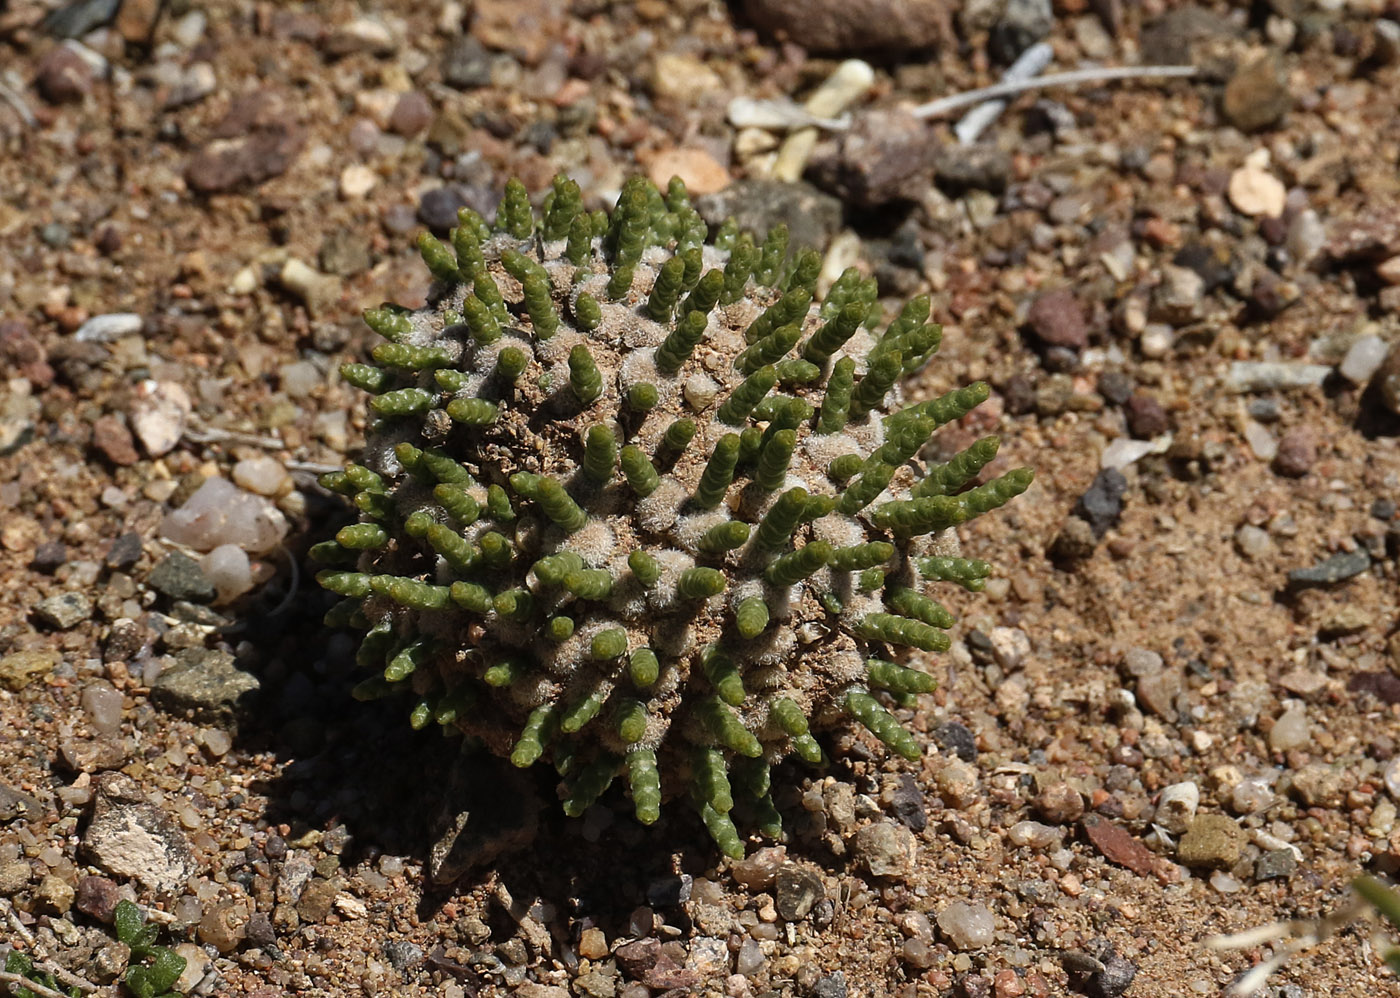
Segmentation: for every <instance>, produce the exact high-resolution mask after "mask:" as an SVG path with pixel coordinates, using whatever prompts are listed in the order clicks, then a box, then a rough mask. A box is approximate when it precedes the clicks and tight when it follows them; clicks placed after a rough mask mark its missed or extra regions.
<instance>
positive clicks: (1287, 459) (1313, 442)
mask: <svg viewBox="0 0 1400 998" xmlns="http://www.w3.org/2000/svg"><path fill="white" fill-rule="evenodd" d="M1317 447H1318V440H1317V434H1316V433H1315V432H1314V431H1313V428H1312V427H1311V426H1295V427H1294V428H1293V429H1291V430H1289V431H1288V432H1287V433H1285V434H1284V435H1283V438H1282V439H1281V440H1279V442H1278V454H1276V455H1275V456H1274V471H1276V472H1278V473H1279V474H1280V475H1284V476H1287V477H1288V478H1302V477H1303V476H1304V475H1306V474H1307V473H1308V472H1309V471H1311V470H1312V466H1313V465H1314V464H1316V463H1317Z"/></svg>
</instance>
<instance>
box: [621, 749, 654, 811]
mask: <svg viewBox="0 0 1400 998" xmlns="http://www.w3.org/2000/svg"><path fill="white" fill-rule="evenodd" d="M627 782H628V785H629V786H630V787H631V788H632V805H633V807H635V808H636V811H637V820H638V821H640V822H641V823H642V824H644V825H650V824H653V823H655V821H656V819H657V818H659V817H661V771H660V770H659V769H658V768H657V766H656V753H655V752H653V751H652V750H651V749H633V750H632V751H630V752H628V753H627Z"/></svg>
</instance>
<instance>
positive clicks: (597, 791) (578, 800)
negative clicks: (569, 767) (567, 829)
mask: <svg viewBox="0 0 1400 998" xmlns="http://www.w3.org/2000/svg"><path fill="white" fill-rule="evenodd" d="M617 770H618V761H617V759H616V757H614V756H611V755H607V754H604V755H601V756H599V757H598V758H597V759H594V760H593V761H592V762H590V763H589V764H588V765H587V766H584V767H583V769H581V770H580V771H579V774H578V777H577V779H575V780H574V781H573V782H572V783H571V784H569V786H568V789H567V791H566V793H567V796H565V798H564V813H565V814H567V815H568V816H569V817H570V818H577V817H579V816H580V815H582V814H583V812H584V811H587V810H588V809H589V808H590V807H592V806H593V804H594V803H595V802H596V801H597V800H598V798H599V797H601V796H603V794H604V793H606V792H607V789H608V787H610V786H611V785H612V781H613V780H615V779H616V778H617Z"/></svg>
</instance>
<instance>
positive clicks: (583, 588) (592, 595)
mask: <svg viewBox="0 0 1400 998" xmlns="http://www.w3.org/2000/svg"><path fill="white" fill-rule="evenodd" d="M612 587H613V577H612V575H611V574H610V573H609V572H608V570H607V569H605V568H581V569H579V570H578V571H576V572H570V573H569V574H568V576H566V577H565V579H564V588H565V589H567V590H569V592H571V593H573V594H574V595H575V596H577V597H578V598H579V599H607V598H608V596H610V595H611V594H612Z"/></svg>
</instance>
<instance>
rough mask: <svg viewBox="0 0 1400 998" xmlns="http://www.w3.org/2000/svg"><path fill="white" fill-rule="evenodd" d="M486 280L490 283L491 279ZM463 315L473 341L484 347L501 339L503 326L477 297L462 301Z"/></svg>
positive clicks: (467, 297) (468, 297)
mask: <svg viewBox="0 0 1400 998" xmlns="http://www.w3.org/2000/svg"><path fill="white" fill-rule="evenodd" d="M486 280H488V281H489V280H490V278H489V277H487V278H486ZM478 283H480V282H478ZM462 315H463V317H464V318H465V319H466V320H467V329H469V330H470V331H471V334H472V339H474V340H476V342H478V343H480V344H481V345H482V346H486V345H487V344H490V343H495V342H496V341H497V340H499V339H500V338H501V324H500V322H499V321H497V319H496V315H495V313H494V312H492V311H491V309H490V308H488V307H487V305H486V303H485V302H483V301H482V300H481V299H480V298H478V297H477V296H476V295H467V296H466V297H465V298H463V299H462Z"/></svg>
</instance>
